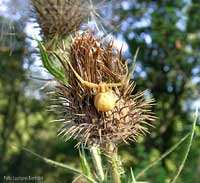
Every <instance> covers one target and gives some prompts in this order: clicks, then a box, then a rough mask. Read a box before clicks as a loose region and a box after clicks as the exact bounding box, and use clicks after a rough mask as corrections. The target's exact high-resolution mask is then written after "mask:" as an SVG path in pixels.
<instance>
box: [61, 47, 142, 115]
mask: <svg viewBox="0 0 200 183" xmlns="http://www.w3.org/2000/svg"><path fill="white" fill-rule="evenodd" d="M138 52H139V49H137V50H136V53H135V56H134V58H133V62H132V64H131V67H130V72H129V73H128V71H127V74H126V76H125V77H124V78H123V79H122V80H121V82H119V83H103V82H100V83H99V84H96V83H92V82H88V81H85V80H83V79H82V77H81V76H80V75H79V74H78V73H77V72H76V71H75V69H74V68H73V66H72V65H71V63H70V61H68V60H67V63H68V65H69V67H70V68H71V70H72V71H73V73H74V74H75V76H76V78H77V79H78V80H79V81H80V82H81V84H83V85H85V86H87V87H89V88H97V93H96V94H95V96H94V106H95V108H96V109H97V111H100V112H108V111H111V110H113V109H114V108H115V106H116V104H117V100H118V97H117V95H116V94H115V93H114V91H113V90H112V89H111V88H112V87H119V86H123V85H126V84H127V83H128V81H129V80H130V78H131V76H132V74H133V72H134V70H135V62H136V58H137V55H138ZM59 60H60V59H59ZM126 65H127V63H126ZM127 70H128V69H127Z"/></svg>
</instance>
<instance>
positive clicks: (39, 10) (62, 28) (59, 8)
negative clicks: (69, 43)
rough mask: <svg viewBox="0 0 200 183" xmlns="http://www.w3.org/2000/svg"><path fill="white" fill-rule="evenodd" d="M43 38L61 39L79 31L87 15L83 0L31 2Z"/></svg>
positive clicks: (38, 0) (85, 4)
mask: <svg viewBox="0 0 200 183" xmlns="http://www.w3.org/2000/svg"><path fill="white" fill-rule="evenodd" d="M31 2H32V5H33V8H34V10H35V12H36V14H37V19H38V22H39V24H40V27H41V29H42V33H43V34H44V36H45V38H47V39H52V38H55V37H58V38H63V37H65V36H67V35H69V34H70V33H72V32H74V31H76V30H79V28H80V26H81V24H82V23H83V20H84V18H85V17H86V16H88V14H89V10H88V8H87V6H88V1H85V0H73V1H72V0H31Z"/></svg>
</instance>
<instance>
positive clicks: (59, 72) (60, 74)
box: [36, 40, 67, 84]
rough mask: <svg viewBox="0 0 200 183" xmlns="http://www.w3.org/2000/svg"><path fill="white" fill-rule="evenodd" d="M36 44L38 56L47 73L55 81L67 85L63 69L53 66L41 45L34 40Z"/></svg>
mask: <svg viewBox="0 0 200 183" xmlns="http://www.w3.org/2000/svg"><path fill="white" fill-rule="evenodd" d="M36 41H37V43H38V47H39V49H40V55H41V58H42V62H43V65H44V67H45V68H46V69H47V70H48V71H49V73H50V74H52V75H53V76H54V77H55V78H56V79H57V80H59V81H61V82H63V83H64V84H67V80H66V77H65V74H64V71H63V68H59V67H57V66H56V65H55V64H53V63H52V62H51V61H50V59H49V57H48V54H47V51H46V49H45V47H44V46H43V44H42V43H41V42H40V41H38V40H36Z"/></svg>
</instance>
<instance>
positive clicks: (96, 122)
mask: <svg viewBox="0 0 200 183" xmlns="http://www.w3.org/2000/svg"><path fill="white" fill-rule="evenodd" d="M62 49H63V48H62ZM61 52H62V53H63V54H62V57H58V56H57V57H58V58H59V60H60V62H61V63H62V65H63V66H64V69H65V72H66V75H67V76H68V83H69V85H68V86H66V85H64V84H59V85H58V86H57V97H58V99H59V101H60V107H61V108H60V109H61V110H63V112H64V115H63V118H62V120H63V121H64V123H63V125H62V127H61V129H60V131H59V135H63V136H64V137H65V138H66V139H69V138H71V137H72V138H74V139H78V141H79V144H80V143H85V144H88V145H94V144H98V145H101V146H102V147H105V146H106V144H108V143H109V142H111V143H112V144H115V145H117V144H119V143H121V142H126V143H127V141H128V140H134V141H135V140H136V138H137V137H138V136H139V135H142V134H145V132H147V131H148V130H147V126H148V125H150V124H149V122H150V121H153V120H154V119H155V117H154V115H153V114H152V112H151V110H150V107H151V105H152V104H153V100H152V99H149V100H145V98H144V92H141V93H136V94H134V95H132V93H133V91H134V88H135V84H134V82H131V81H130V76H131V75H132V72H130V73H128V68H127V63H123V61H122V53H121V52H122V50H119V49H117V48H115V46H114V41H113V39H111V40H110V41H106V40H105V39H104V38H103V37H98V38H95V36H94V34H93V33H92V32H90V31H86V32H84V33H83V34H81V35H80V34H77V35H76V36H75V38H74V39H73V40H72V45H71V50H70V55H67V54H66V50H60V53H61ZM133 68H134V65H133V66H132V69H131V70H132V71H133V70H134V69H133ZM102 85H103V87H102ZM102 88H103V89H102ZM106 92H107V93H106ZM102 93H103V94H105V93H106V94H108V95H109V94H110V95H112V96H111V97H114V101H115V106H114V107H113V108H111V109H109V110H106V112H105V111H103V110H99V109H98V107H97V106H96V105H95V102H96V100H100V99H99V98H95V97H97V96H98V95H99V94H102ZM103 102H105V107H106V106H107V105H109V102H110V101H109V100H107V101H106V100H103ZM56 110H58V109H56Z"/></svg>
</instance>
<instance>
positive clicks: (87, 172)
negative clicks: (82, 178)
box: [79, 147, 92, 177]
mask: <svg viewBox="0 0 200 183" xmlns="http://www.w3.org/2000/svg"><path fill="white" fill-rule="evenodd" d="M79 156H80V161H81V168H82V173H83V174H84V175H86V176H89V177H91V176H92V174H91V170H90V166H89V164H88V162H87V159H86V156H85V151H84V149H83V147H81V150H80V149H79Z"/></svg>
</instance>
